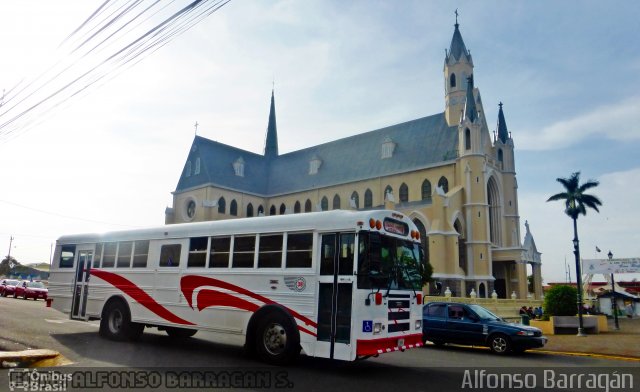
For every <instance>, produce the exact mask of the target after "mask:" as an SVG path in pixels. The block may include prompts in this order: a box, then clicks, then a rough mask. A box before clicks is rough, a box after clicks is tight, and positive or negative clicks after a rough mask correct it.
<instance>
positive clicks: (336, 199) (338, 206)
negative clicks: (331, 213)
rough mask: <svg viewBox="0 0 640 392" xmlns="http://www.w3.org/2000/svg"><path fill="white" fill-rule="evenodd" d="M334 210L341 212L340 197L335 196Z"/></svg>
mask: <svg viewBox="0 0 640 392" xmlns="http://www.w3.org/2000/svg"><path fill="white" fill-rule="evenodd" d="M333 209H334V210H339V209H340V196H338V195H335V196H334V197H333Z"/></svg>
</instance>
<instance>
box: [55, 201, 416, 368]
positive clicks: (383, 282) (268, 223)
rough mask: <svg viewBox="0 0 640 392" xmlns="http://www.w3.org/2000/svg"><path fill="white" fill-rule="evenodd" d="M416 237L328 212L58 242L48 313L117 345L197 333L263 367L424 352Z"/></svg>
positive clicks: (380, 219)
mask: <svg viewBox="0 0 640 392" xmlns="http://www.w3.org/2000/svg"><path fill="white" fill-rule="evenodd" d="M422 262H423V251H422V248H421V245H420V234H419V232H418V229H417V228H416V226H415V225H414V224H413V222H411V220H410V219H409V218H408V217H406V216H404V215H402V214H400V213H398V212H394V211H388V210H372V211H343V210H336V211H328V212H317V213H307V214H295V215H280V216H269V217H255V218H245V219H232V220H222V221H209V222H199V223H185V224H176V225H168V226H162V227H157V228H150V229H137V230H127V231H115V232H110V233H104V234H81V235H70V236H63V237H61V238H60V239H58V241H57V243H56V249H55V253H54V259H53V263H52V267H51V274H50V279H49V303H48V306H53V307H54V308H55V309H57V310H60V311H62V312H64V313H67V314H69V315H70V318H72V319H80V320H95V319H100V334H101V335H102V336H104V337H106V338H109V339H113V340H130V339H136V338H137V337H139V336H140V335H141V334H142V332H143V330H144V328H145V327H157V328H158V329H160V330H164V331H166V332H167V334H168V335H169V336H171V337H175V338H187V337H190V336H193V335H194V334H195V333H196V332H197V331H198V330H203V331H209V332H212V333H213V338H214V339H216V338H219V339H220V340H222V341H223V342H225V343H236V344H238V345H244V347H245V348H246V349H247V350H248V351H249V352H250V353H254V354H257V355H258V357H259V358H260V359H261V360H263V361H266V362H269V363H274V364H284V363H287V362H290V361H291V360H293V359H294V358H296V356H297V355H298V354H299V353H300V350H302V351H303V352H304V354H306V355H309V356H314V357H322V358H333V359H339V360H347V361H351V360H355V359H360V358H366V357H370V356H377V355H379V354H382V353H386V352H392V351H404V350H405V349H408V348H413V347H419V346H421V345H422V310H421V308H422V306H421V303H422V291H421V289H422V285H421V276H420V270H419V264H420V263H422Z"/></svg>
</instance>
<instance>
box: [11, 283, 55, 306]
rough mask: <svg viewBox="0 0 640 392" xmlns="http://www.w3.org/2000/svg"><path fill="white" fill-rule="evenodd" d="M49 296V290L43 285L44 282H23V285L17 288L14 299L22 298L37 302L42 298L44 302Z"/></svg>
mask: <svg viewBox="0 0 640 392" xmlns="http://www.w3.org/2000/svg"><path fill="white" fill-rule="evenodd" d="M48 294H49V290H47V288H46V287H44V285H43V284H42V282H26V281H25V282H22V284H20V285H18V286H16V292H15V293H14V294H13V296H14V297H16V298H17V297H22V299H27V298H33V300H34V301H37V300H38V298H42V299H44V300H46V299H47V295H48Z"/></svg>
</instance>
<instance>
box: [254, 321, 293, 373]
mask: <svg viewBox="0 0 640 392" xmlns="http://www.w3.org/2000/svg"><path fill="white" fill-rule="evenodd" d="M256 351H257V353H258V356H259V357H260V359H261V360H263V361H265V362H267V363H270V364H274V365H285V364H288V363H290V362H292V361H293V360H294V359H295V358H296V357H297V356H298V354H300V335H299V334H298V330H297V328H296V325H295V324H294V323H293V321H291V318H290V317H287V316H286V315H284V314H282V313H280V312H272V313H268V314H266V315H265V316H264V317H263V318H262V319H261V320H260V322H259V323H258V328H257V333H256Z"/></svg>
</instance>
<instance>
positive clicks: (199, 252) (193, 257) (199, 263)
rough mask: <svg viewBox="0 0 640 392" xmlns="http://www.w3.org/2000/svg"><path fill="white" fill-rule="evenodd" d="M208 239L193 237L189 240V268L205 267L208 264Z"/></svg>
mask: <svg viewBox="0 0 640 392" xmlns="http://www.w3.org/2000/svg"><path fill="white" fill-rule="evenodd" d="M208 244H209V238H208V237H193V238H191V239H190V240H189V259H188V260H187V268H192V267H205V266H206V264H207V246H208Z"/></svg>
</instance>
